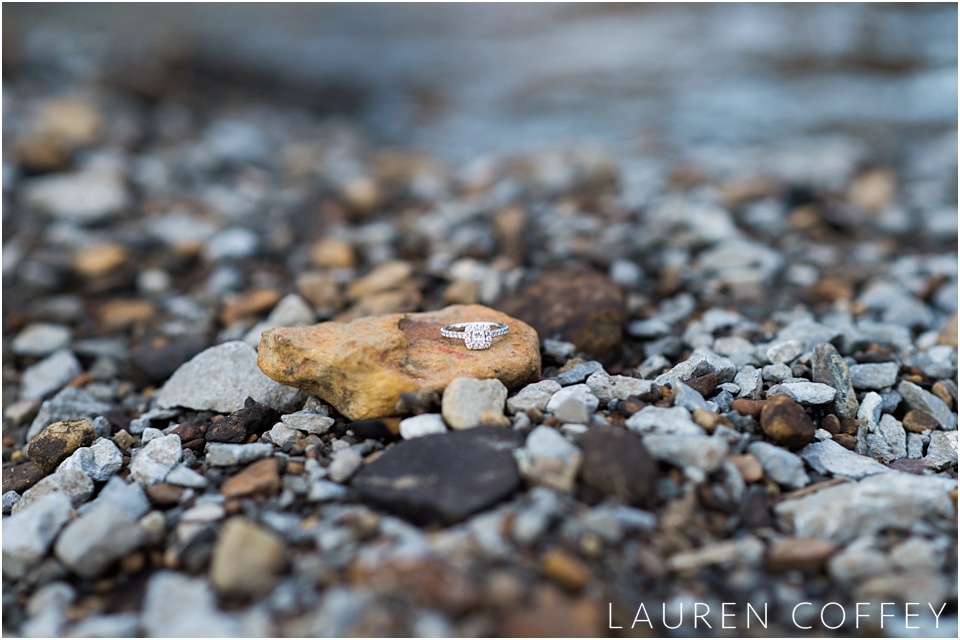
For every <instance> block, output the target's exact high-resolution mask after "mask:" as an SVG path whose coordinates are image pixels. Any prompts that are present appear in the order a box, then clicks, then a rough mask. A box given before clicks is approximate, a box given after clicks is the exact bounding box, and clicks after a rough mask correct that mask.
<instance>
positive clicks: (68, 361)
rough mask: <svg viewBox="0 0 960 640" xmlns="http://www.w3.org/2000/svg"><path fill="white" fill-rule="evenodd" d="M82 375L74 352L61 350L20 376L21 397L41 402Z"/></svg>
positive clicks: (27, 369) (30, 367)
mask: <svg viewBox="0 0 960 640" xmlns="http://www.w3.org/2000/svg"><path fill="white" fill-rule="evenodd" d="M81 373H83V367H82V366H80V361H79V360H77V357H76V356H75V355H73V352H72V351H70V350H69V349H60V350H59V351H55V352H53V353H51V354H50V355H49V356H47V357H46V358H44V359H43V360H41V361H40V362H38V363H36V364H33V365H30V366H29V367H27V368H26V369H25V370H24V372H23V375H21V376H20V397H21V398H29V399H34V400H39V399H40V398H43V397H44V396H46V395H48V394H50V393H52V392H54V391H56V390H57V389H59V388H61V387H62V386H63V385H65V384H67V383H68V382H70V381H71V380H73V379H74V378H76V377H77V376H78V375H80V374H81Z"/></svg>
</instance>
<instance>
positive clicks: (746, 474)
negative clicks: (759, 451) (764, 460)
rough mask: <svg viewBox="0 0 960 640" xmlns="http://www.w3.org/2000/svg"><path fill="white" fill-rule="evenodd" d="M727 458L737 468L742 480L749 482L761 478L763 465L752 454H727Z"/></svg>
mask: <svg viewBox="0 0 960 640" xmlns="http://www.w3.org/2000/svg"><path fill="white" fill-rule="evenodd" d="M727 460H729V461H730V462H732V463H733V466H735V467H736V468H737V471H739V472H740V476H741V477H742V478H743V481H744V482H746V483H748V484H749V483H751V482H760V481H761V480H763V466H762V465H761V464H760V461H759V460H757V458H756V456H754V455H753V454H750V453H745V454H743V455H734V456H727Z"/></svg>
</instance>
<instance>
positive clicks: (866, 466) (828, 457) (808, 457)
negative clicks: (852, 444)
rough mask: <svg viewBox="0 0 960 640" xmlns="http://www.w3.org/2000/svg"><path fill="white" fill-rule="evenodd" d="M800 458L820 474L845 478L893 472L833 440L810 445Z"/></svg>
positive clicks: (805, 448) (801, 453) (803, 450)
mask: <svg viewBox="0 0 960 640" xmlns="http://www.w3.org/2000/svg"><path fill="white" fill-rule="evenodd" d="M800 457H801V458H803V459H804V461H806V463H807V464H809V465H810V466H811V467H812V468H813V469H814V470H815V471H817V472H818V473H822V474H826V475H831V476H842V477H844V478H863V477H865V476H869V475H874V474H877V473H886V472H890V471H892V469H890V468H889V467H885V466H884V465H882V464H880V463H879V462H877V461H876V460H874V459H872V458H867V457H865V456H861V455H857V454H856V453H854V452H853V451H850V450H849V449H845V448H843V447H841V446H840V445H839V444H837V443H836V442H834V441H833V440H824V441H822V442H814V443H812V444H808V445H807V446H806V447H804V448H803V449H801V450H800Z"/></svg>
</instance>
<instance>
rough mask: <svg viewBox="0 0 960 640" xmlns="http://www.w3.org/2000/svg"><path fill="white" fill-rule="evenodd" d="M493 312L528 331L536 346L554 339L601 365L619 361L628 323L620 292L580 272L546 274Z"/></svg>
mask: <svg viewBox="0 0 960 640" xmlns="http://www.w3.org/2000/svg"><path fill="white" fill-rule="evenodd" d="M498 306H499V308H500V309H501V310H502V311H504V312H505V313H508V314H510V315H511V316H514V317H515V318H519V319H520V320H523V321H524V322H526V323H527V324H529V325H531V326H532V327H533V328H534V329H536V330H537V334H539V336H540V339H541V340H543V339H547V338H557V337H559V338H560V339H562V340H566V341H568V342H572V343H573V344H575V345H577V348H578V349H579V350H580V351H582V352H584V353H586V354H589V355H591V356H593V357H594V358H597V359H599V360H603V361H605V362H610V361H613V360H616V359H617V358H618V357H619V356H620V350H621V348H622V346H623V325H624V323H625V322H626V320H627V311H626V306H625V305H624V296H623V291H621V290H620V287H619V286H618V285H617V284H616V283H614V282H612V281H611V280H608V279H607V277H606V276H604V275H603V274H600V273H597V272H595V271H589V270H587V269H581V268H568V269H555V270H551V271H545V272H543V273H542V274H540V276H539V277H538V278H537V279H536V280H534V281H532V282H530V283H529V284H527V285H526V286H525V287H522V288H521V289H519V290H518V291H516V292H514V293H510V294H507V295H506V296H505V297H504V298H503V299H502V300H501V301H500V304H499V305H498Z"/></svg>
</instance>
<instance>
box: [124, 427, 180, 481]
mask: <svg viewBox="0 0 960 640" xmlns="http://www.w3.org/2000/svg"><path fill="white" fill-rule="evenodd" d="M182 453H183V452H182V449H181V448H180V437H179V436H177V435H175V434H171V435H168V436H163V437H162V438H156V439H154V440H151V441H150V442H148V443H147V446H145V447H144V448H143V449H141V450H140V452H139V453H138V454H137V455H136V457H135V458H134V459H133V461H132V462H131V463H130V477H131V478H133V479H134V480H136V481H137V482H139V483H140V484H157V483H158V482H163V481H164V480H165V479H166V477H167V474H168V473H170V470H171V469H173V468H174V467H175V466H176V465H177V463H178V462H180V456H181V455H182Z"/></svg>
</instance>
